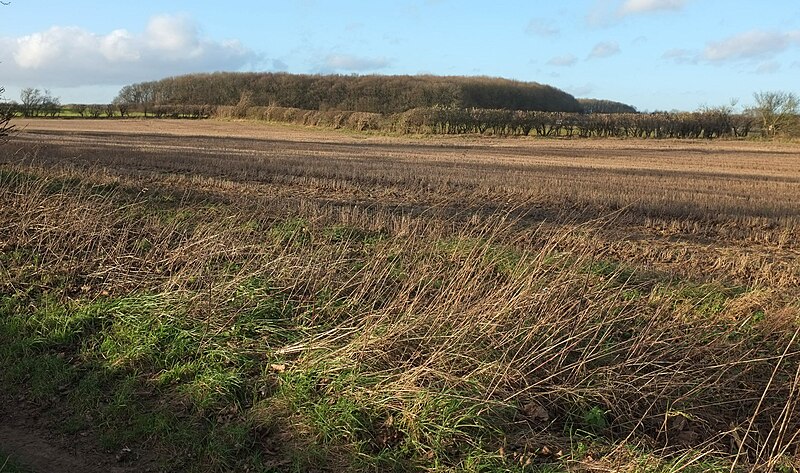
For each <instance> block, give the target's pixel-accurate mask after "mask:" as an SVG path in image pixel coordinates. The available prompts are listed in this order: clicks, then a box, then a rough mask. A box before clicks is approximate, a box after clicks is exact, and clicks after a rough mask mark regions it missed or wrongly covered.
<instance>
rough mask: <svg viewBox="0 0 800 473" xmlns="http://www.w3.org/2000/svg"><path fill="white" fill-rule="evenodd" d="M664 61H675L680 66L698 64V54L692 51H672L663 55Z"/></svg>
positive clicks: (678, 49)
mask: <svg viewBox="0 0 800 473" xmlns="http://www.w3.org/2000/svg"><path fill="white" fill-rule="evenodd" d="M661 58H662V59H668V60H671V61H675V62H676V63H678V64H697V62H698V57H697V52H696V51H692V50H690V49H680V48H677V49H670V50H668V51H666V52H664V54H662V55H661Z"/></svg>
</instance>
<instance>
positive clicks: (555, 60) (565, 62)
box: [547, 54, 578, 67]
mask: <svg viewBox="0 0 800 473" xmlns="http://www.w3.org/2000/svg"><path fill="white" fill-rule="evenodd" d="M576 62H578V58H576V57H575V56H573V55H572V54H565V55H563V56H555V57H552V58H550V60H549V61H547V64H549V65H551V66H559V67H568V66H573V65H575V63H576Z"/></svg>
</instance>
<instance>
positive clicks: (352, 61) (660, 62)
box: [0, 0, 800, 112]
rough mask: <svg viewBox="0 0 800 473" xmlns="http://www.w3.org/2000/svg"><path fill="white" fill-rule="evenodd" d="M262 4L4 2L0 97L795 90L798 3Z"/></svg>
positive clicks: (677, 99) (681, 104)
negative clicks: (350, 88)
mask: <svg viewBox="0 0 800 473" xmlns="http://www.w3.org/2000/svg"><path fill="white" fill-rule="evenodd" d="M277 5H278V4H277V2H258V3H257V2H252V1H246V2H245V1H240V2H234V3H233V4H232V5H231V4H228V5H227V6H226V8H220V6H219V5H218V4H216V3H212V2H207V1H199V2H194V3H193V4H192V5H190V6H187V5H184V6H183V8H175V7H171V6H165V5H163V4H159V3H156V2H148V3H146V4H144V5H135V6H134V5H126V4H116V3H115V4H107V3H102V2H97V1H88V0H87V1H78V2H77V3H75V2H73V3H72V4H69V5H64V4H61V3H57V2H54V1H42V2H30V3H22V2H18V1H12V2H11V4H10V5H6V6H2V7H0V12H2V13H3V15H2V16H0V29H1V30H2V31H3V33H2V34H0V45H2V48H0V51H2V52H0V86H3V87H5V89H6V92H5V94H4V98H5V99H7V100H18V99H19V92H20V90H21V89H23V88H26V87H34V88H39V89H48V90H50V91H51V92H52V93H53V95H54V96H57V97H59V98H60V99H61V101H62V103H65V104H67V103H108V102H110V101H111V100H112V99H113V98H114V97H115V96H116V94H117V93H118V92H119V90H120V88H122V87H123V86H125V85H129V84H132V83H136V82H142V81H150V80H159V79H162V78H165V77H170V76H179V75H184V74H189V73H213V72H273V73H274V72H286V73H292V74H339V75H381V76H398V75H400V76H403V75H406V76H418V75H434V76H462V77H491V78H502V79H508V80H513V81H520V82H535V83H539V84H542V85H548V86H552V87H555V88H557V89H560V90H563V91H565V92H567V93H569V94H571V95H573V96H575V97H576V98H594V99H602V100H611V101H615V102H621V103H625V104H629V105H632V106H634V107H636V109H637V110H639V111H643V112H647V111H655V110H664V111H669V110H696V109H698V108H701V107H704V106H718V105H730V104H731V103H733V102H734V101H735V102H736V103H737V104H738V107H741V108H744V107H746V106H748V105H750V104H752V102H753V94H754V93H756V92H759V91H766V90H783V91H787V92H795V93H797V92H798V85H797V84H798V82H797V80H796V77H798V76H799V75H800V27H798V25H800V4H794V2H790V1H789V0H780V1H776V2H773V3H772V4H771V5H770V8H753V7H752V4H751V3H750V2H744V1H741V0H735V1H729V2H723V1H721V0H579V1H575V2H572V5H571V6H569V7H567V6H559V7H557V8H554V9H551V10H547V11H542V9H541V8H537V7H536V6H531V5H528V4H526V3H523V2H521V1H509V2H504V4H503V5H502V6H497V7H496V8H485V7H482V8H480V7H478V4H477V3H473V2H459V3H456V2H454V1H451V0H413V1H405V2H400V3H397V4H391V5H363V4H359V2H353V1H349V2H338V3H336V4H332V3H329V2H324V1H320V0H303V1H299V2H295V3H292V4H289V5H284V4H281V5H280V6H277ZM242 11H246V12H247V14H246V15H243V14H241V12H242ZM476 31H477V32H478V34H476V33H475V32H476Z"/></svg>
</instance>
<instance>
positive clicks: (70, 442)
mask: <svg viewBox="0 0 800 473" xmlns="http://www.w3.org/2000/svg"><path fill="white" fill-rule="evenodd" d="M48 418H49V416H47V415H43V414H42V412H40V411H39V410H38V409H37V408H36V407H33V406H29V405H27V404H26V403H24V402H21V401H18V400H10V399H4V398H0V451H2V452H3V453H4V454H6V455H9V456H10V457H11V459H12V460H13V461H14V462H15V463H16V464H19V465H21V466H23V467H24V468H25V469H26V471H30V472H31V473H139V472H155V471H157V469H156V468H155V467H154V463H152V461H150V460H149V459H146V458H143V456H142V455H141V453H140V452H136V451H133V450H130V449H123V450H121V451H119V452H105V451H103V450H102V449H100V448H98V447H97V446H96V445H93V439H91V437H90V436H88V435H87V436H86V437H83V436H81V435H66V434H57V433H54V430H53V429H52V426H50V425H49V421H48Z"/></svg>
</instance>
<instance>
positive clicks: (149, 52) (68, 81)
mask: <svg viewBox="0 0 800 473" xmlns="http://www.w3.org/2000/svg"><path fill="white" fill-rule="evenodd" d="M260 59H261V58H260V57H259V55H257V54H255V53H254V52H252V51H251V50H249V49H247V48H245V47H244V46H243V45H242V44H241V43H239V42H238V41H222V42H220V41H213V40H210V39H207V38H204V37H203V36H201V34H200V32H199V29H198V27H197V26H196V25H195V24H194V22H192V21H191V19H189V18H188V17H185V16H171V15H159V16H155V17H153V18H151V19H150V21H149V23H148V24H147V26H146V28H145V30H144V32H143V33H133V32H130V31H128V30H125V29H117V30H114V31H112V32H110V33H108V34H96V33H92V32H90V31H86V30H84V29H82V28H78V27H74V26H67V27H65V26H54V27H51V28H50V29H48V30H46V31H42V32H37V33H33V34H30V35H27V36H22V37H17V38H0V62H2V64H3V76H4V77H3V80H4V82H5V83H7V84H9V85H20V86H26V85H32V86H45V87H77V86H84V85H109V84H116V85H119V84H126V83H131V82H137V81H141V80H151V79H159V78H162V77H165V76H170V75H177V74H183V73H189V72H203V71H215V70H239V69H241V68H242V67H244V66H245V65H247V64H253V63H255V62H258V61H260Z"/></svg>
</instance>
